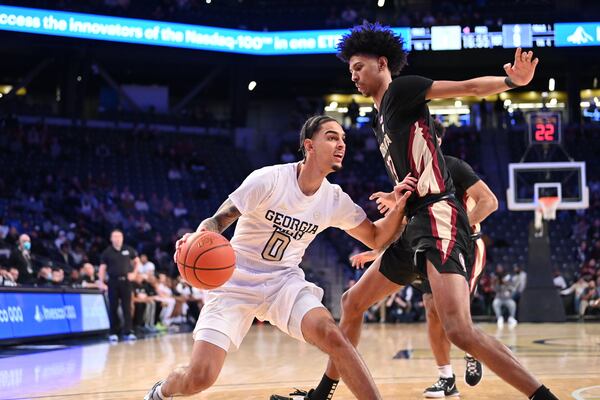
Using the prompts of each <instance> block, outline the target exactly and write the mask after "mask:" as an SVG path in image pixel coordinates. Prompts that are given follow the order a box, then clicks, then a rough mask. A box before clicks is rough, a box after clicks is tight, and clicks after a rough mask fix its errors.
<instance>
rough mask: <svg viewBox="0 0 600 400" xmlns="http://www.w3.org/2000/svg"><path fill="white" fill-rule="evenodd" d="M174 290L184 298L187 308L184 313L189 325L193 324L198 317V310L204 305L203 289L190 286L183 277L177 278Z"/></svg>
mask: <svg viewBox="0 0 600 400" xmlns="http://www.w3.org/2000/svg"><path fill="white" fill-rule="evenodd" d="M175 290H176V291H177V292H178V293H179V295H180V296H182V297H183V299H185V301H186V303H187V306H188V309H187V313H186V318H187V321H188V322H189V323H190V324H191V325H195V324H196V321H197V320H198V317H199V316H200V310H202V307H203V306H204V292H205V291H204V290H200V289H198V288H195V287H193V286H190V285H189V284H188V283H187V282H186V281H185V280H184V279H183V278H180V279H179V282H178V283H177V286H175Z"/></svg>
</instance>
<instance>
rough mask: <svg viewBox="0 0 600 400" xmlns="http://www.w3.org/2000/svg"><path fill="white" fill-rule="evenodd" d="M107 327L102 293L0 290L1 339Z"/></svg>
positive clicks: (101, 329) (59, 333) (61, 333)
mask: <svg viewBox="0 0 600 400" xmlns="http://www.w3.org/2000/svg"><path fill="white" fill-rule="evenodd" d="M109 327H110V323H109V319H108V313H107V310H106V303H105V302H104V296H103V295H102V294H101V293H62V292H56V293H50V292H43V293H36V292H26V291H24V292H19V291H6V292H0V341H1V340H7V339H15V338H26V337H37V336H51V335H68V334H73V333H83V332H94V331H103V330H106V329H108V328H109Z"/></svg>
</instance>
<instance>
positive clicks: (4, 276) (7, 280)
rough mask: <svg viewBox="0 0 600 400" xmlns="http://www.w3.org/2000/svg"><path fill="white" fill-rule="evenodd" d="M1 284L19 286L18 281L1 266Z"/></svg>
mask: <svg viewBox="0 0 600 400" xmlns="http://www.w3.org/2000/svg"><path fill="white" fill-rule="evenodd" d="M0 286H17V281H16V280H15V279H14V277H13V275H12V274H11V273H10V271H8V270H7V269H6V268H5V267H1V266H0Z"/></svg>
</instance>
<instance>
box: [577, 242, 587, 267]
mask: <svg viewBox="0 0 600 400" xmlns="http://www.w3.org/2000/svg"><path fill="white" fill-rule="evenodd" d="M589 253H590V251H589V248H588V242H587V241H585V240H584V241H582V242H581V243H580V244H579V247H577V260H578V261H579V262H580V263H582V264H583V263H584V262H586V261H587V260H588V257H589Z"/></svg>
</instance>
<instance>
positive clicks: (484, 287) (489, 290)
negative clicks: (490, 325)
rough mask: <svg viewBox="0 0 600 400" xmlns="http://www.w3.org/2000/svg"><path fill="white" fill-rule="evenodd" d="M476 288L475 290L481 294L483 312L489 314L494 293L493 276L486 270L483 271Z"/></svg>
mask: <svg viewBox="0 0 600 400" xmlns="http://www.w3.org/2000/svg"><path fill="white" fill-rule="evenodd" d="M477 288H478V290H477V291H478V292H479V293H481V296H482V297H483V304H484V313H485V314H486V315H489V314H490V313H491V310H492V302H493V301H494V297H495V293H494V282H493V278H492V276H491V275H490V274H489V273H488V272H486V271H484V273H483V274H482V276H481V279H480V280H479V285H477Z"/></svg>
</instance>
